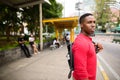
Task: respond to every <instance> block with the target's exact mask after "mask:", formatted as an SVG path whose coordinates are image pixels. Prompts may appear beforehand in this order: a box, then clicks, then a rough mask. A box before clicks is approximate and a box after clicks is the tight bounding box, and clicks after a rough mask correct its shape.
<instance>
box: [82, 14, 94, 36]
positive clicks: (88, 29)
mask: <svg viewBox="0 0 120 80" xmlns="http://www.w3.org/2000/svg"><path fill="white" fill-rule="evenodd" d="M95 22H96V20H95V17H94V16H92V15H90V16H87V17H85V18H84V20H83V22H82V23H81V28H82V31H83V32H84V33H85V34H86V35H91V34H93V33H94V31H95V27H96V24H95Z"/></svg>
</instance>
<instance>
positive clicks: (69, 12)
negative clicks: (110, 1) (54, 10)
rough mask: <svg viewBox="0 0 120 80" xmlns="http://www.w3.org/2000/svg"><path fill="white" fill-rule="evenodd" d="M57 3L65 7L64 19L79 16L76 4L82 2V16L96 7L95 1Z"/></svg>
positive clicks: (63, 1) (64, 0)
mask: <svg viewBox="0 0 120 80" xmlns="http://www.w3.org/2000/svg"><path fill="white" fill-rule="evenodd" d="M57 2H59V3H62V4H63V6H64V9H63V17H69V16H75V15H76V16H77V15H78V13H79V12H78V10H76V9H75V4H76V3H77V2H81V3H82V4H81V6H80V7H81V9H82V10H81V11H80V14H82V13H85V12H91V10H92V9H93V7H92V6H94V4H95V3H94V0H57Z"/></svg>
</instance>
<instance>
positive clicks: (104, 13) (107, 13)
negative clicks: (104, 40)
mask: <svg viewBox="0 0 120 80" xmlns="http://www.w3.org/2000/svg"><path fill="white" fill-rule="evenodd" d="M111 1H113V0H95V2H96V10H95V12H96V13H95V14H96V19H97V24H98V25H100V26H102V30H103V31H104V30H106V29H105V24H106V23H109V22H110V19H111V16H112V15H111V10H110V6H109V5H108V3H109V2H111Z"/></svg>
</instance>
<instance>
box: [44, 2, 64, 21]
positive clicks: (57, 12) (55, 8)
mask: <svg viewBox="0 0 120 80" xmlns="http://www.w3.org/2000/svg"><path fill="white" fill-rule="evenodd" d="M49 1H50V3H51V4H48V3H43V18H45V19H46V18H58V17H61V16H62V10H63V6H62V4H60V3H57V2H56V0H49Z"/></svg>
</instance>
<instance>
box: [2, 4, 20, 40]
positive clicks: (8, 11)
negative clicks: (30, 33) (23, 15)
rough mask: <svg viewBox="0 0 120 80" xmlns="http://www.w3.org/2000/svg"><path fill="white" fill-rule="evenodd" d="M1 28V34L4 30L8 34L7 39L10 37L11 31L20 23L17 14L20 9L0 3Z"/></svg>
mask: <svg viewBox="0 0 120 80" xmlns="http://www.w3.org/2000/svg"><path fill="white" fill-rule="evenodd" d="M0 6H1V7H0V15H1V16H0V30H1V32H2V33H1V34H3V33H4V32H5V33H6V35H7V40H10V39H9V36H10V32H11V31H12V30H15V31H16V29H17V27H18V25H19V18H18V16H17V11H18V9H16V8H12V7H10V6H7V5H3V4H1V5H0Z"/></svg>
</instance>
